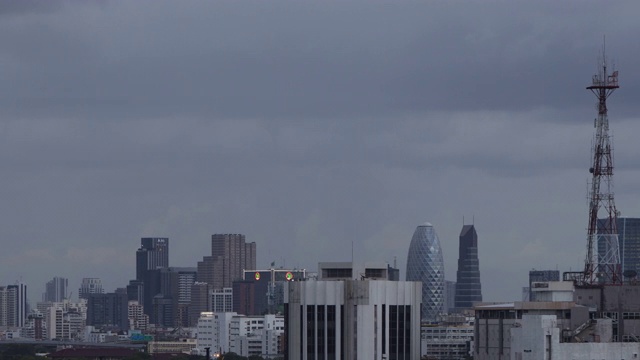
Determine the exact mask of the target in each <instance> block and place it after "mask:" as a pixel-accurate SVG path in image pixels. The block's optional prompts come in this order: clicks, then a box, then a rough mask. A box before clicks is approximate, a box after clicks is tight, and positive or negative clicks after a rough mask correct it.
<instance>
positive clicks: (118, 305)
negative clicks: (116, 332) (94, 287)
mask: <svg viewBox="0 0 640 360" xmlns="http://www.w3.org/2000/svg"><path fill="white" fill-rule="evenodd" d="M87 325H91V326H95V327H113V328H117V329H120V330H127V329H129V301H128V299H127V293H126V290H124V289H118V290H116V291H115V292H113V293H107V294H91V295H89V298H88V302H87Z"/></svg>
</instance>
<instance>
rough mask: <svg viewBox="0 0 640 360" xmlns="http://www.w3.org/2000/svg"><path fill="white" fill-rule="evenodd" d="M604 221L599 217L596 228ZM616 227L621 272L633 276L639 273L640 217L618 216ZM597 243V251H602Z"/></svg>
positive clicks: (626, 275) (626, 276)
mask: <svg viewBox="0 0 640 360" xmlns="http://www.w3.org/2000/svg"><path fill="white" fill-rule="evenodd" d="M606 221H607V220H606V219H599V220H598V228H601V227H603V225H604V224H606ZM616 228H617V229H618V243H619V246H618V249H619V250H620V263H621V265H622V274H623V276H624V277H625V278H634V277H636V276H637V275H640V218H630V217H618V218H617V226H616ZM598 245H599V246H598V250H599V251H598V252H599V253H602V252H603V249H602V248H603V247H602V246H601V244H598Z"/></svg>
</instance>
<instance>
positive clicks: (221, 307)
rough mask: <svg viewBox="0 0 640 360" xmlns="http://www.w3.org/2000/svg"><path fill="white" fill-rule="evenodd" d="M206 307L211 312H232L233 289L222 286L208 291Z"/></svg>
mask: <svg viewBox="0 0 640 360" xmlns="http://www.w3.org/2000/svg"><path fill="white" fill-rule="evenodd" d="M208 309H209V310H211V311H212V312H216V313H221V312H232V311H233V289H231V288H224V289H220V290H213V289H212V290H211V292H210V293H209V306H208Z"/></svg>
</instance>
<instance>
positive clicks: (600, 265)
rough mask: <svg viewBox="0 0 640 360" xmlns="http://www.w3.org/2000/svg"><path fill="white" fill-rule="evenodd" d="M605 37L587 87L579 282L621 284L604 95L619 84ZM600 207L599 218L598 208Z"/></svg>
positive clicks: (607, 120) (607, 119) (611, 156)
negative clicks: (588, 134)
mask: <svg viewBox="0 0 640 360" xmlns="http://www.w3.org/2000/svg"><path fill="white" fill-rule="evenodd" d="M605 41H606V37H605V36H604V35H603V37H602V64H601V66H602V68H598V73H597V74H596V75H594V76H593V77H592V79H591V85H590V86H588V87H587V89H588V90H591V92H592V93H593V94H594V95H595V96H596V98H597V99H598V104H597V109H598V117H597V118H596V120H595V128H596V133H595V135H594V140H593V148H592V150H591V156H592V165H591V168H589V172H590V173H591V182H590V189H589V223H588V227H587V256H586V259H585V267H584V272H583V276H582V279H581V280H582V282H583V283H585V284H588V285H594V284H622V268H621V265H620V251H619V248H618V246H619V245H618V229H617V225H616V223H617V217H618V211H617V210H616V205H615V201H614V197H613V146H612V145H611V137H610V136H609V118H608V116H607V98H608V97H609V96H610V95H611V94H612V93H613V92H614V91H615V90H616V89H618V88H619V85H618V71H617V70H616V71H613V72H612V73H611V74H609V72H608V69H607V57H606V42H605ZM601 208H602V209H603V210H604V217H603V218H602V220H600V221H599V216H598V212H599V210H600V209H601Z"/></svg>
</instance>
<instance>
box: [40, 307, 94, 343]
mask: <svg viewBox="0 0 640 360" xmlns="http://www.w3.org/2000/svg"><path fill="white" fill-rule="evenodd" d="M86 305H87V303H86V299H81V301H79V302H77V303H72V302H70V301H68V300H65V301H63V302H56V303H48V302H45V303H39V304H38V309H39V311H44V312H42V313H43V314H44V316H45V321H46V324H47V336H48V338H49V339H50V340H53V339H64V340H82V339H83V338H84V329H85V326H86V318H87V306H86ZM40 309H43V310H40Z"/></svg>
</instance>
